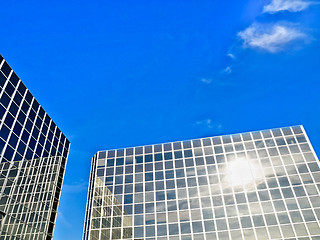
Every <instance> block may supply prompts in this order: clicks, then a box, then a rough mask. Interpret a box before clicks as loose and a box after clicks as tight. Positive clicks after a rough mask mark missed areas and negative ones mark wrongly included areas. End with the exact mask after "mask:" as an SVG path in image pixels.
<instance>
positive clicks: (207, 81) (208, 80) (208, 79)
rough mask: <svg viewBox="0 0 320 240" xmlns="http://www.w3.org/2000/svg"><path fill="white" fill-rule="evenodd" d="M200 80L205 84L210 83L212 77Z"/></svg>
mask: <svg viewBox="0 0 320 240" xmlns="http://www.w3.org/2000/svg"><path fill="white" fill-rule="evenodd" d="M201 82H203V83H206V84H210V83H212V79H210V78H202V79H201Z"/></svg>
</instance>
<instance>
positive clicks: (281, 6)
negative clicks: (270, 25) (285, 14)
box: [263, 0, 315, 14]
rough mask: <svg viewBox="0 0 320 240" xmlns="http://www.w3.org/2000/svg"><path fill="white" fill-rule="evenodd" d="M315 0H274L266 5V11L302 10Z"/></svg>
mask: <svg viewBox="0 0 320 240" xmlns="http://www.w3.org/2000/svg"><path fill="white" fill-rule="evenodd" d="M312 4H315V3H314V2H309V1H303V0H272V1H271V3H270V4H268V5H266V6H264V8H263V12H264V13H270V14H273V13H276V12H280V11H289V12H300V11H303V10H304V9H306V8H308V7H309V6H310V5H312Z"/></svg>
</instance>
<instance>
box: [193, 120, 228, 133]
mask: <svg viewBox="0 0 320 240" xmlns="http://www.w3.org/2000/svg"><path fill="white" fill-rule="evenodd" d="M196 125H197V126H202V127H206V128H215V129H217V130H218V131H221V129H222V125H221V124H220V123H213V121H212V119H210V118H207V119H204V120H200V121H197V122H196Z"/></svg>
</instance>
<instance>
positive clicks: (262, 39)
mask: <svg viewBox="0 0 320 240" xmlns="http://www.w3.org/2000/svg"><path fill="white" fill-rule="evenodd" d="M238 36H239V37H240V38H241V39H242V40H243V43H244V47H251V48H258V49H263V50H266V51H268V52H271V53H275V52H279V51H281V50H284V48H285V46H286V45H287V44H289V43H291V42H293V41H295V40H299V39H300V40H301V39H306V38H307V35H306V34H305V33H303V32H302V31H301V30H299V29H298V28H295V27H293V26H286V25H284V24H280V23H276V24H272V25H269V24H258V23H254V24H252V25H251V26H250V27H248V28H247V29H245V30H244V31H242V32H239V33H238Z"/></svg>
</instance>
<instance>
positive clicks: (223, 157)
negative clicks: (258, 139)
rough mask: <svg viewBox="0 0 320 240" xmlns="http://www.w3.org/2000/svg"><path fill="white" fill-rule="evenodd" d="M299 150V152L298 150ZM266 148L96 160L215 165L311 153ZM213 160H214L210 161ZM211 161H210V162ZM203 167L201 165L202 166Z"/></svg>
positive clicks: (292, 148) (293, 147)
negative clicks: (188, 161)
mask: <svg viewBox="0 0 320 240" xmlns="http://www.w3.org/2000/svg"><path fill="white" fill-rule="evenodd" d="M300 149H301V150H300ZM279 151H280V152H278V150H277V148H268V149H258V150H254V149H253V150H248V151H239V152H235V153H232V152H230V153H223V152H220V153H216V154H213V153H212V151H211V152H210V153H207V154H205V155H203V154H202V153H201V154H198V155H197V156H193V154H192V152H191V151H190V152H189V153H188V154H184V156H182V152H176V153H175V155H173V154H172V153H171V152H168V153H165V154H164V155H162V154H155V155H145V156H144V158H143V156H136V157H135V159H133V158H127V159H126V160H125V159H124V158H117V159H113V158H112V159H107V160H98V164H97V167H105V166H106V167H114V166H117V167H118V166H123V165H128V166H129V165H132V164H134V165H136V164H148V163H152V162H159V161H163V160H166V161H164V162H168V161H172V160H179V159H191V161H192V159H195V160H196V163H197V162H198V161H203V159H204V158H203V157H205V158H206V159H209V160H208V161H213V162H216V163H222V162H226V161H233V160H234V159H236V158H250V159H257V158H269V157H271V158H273V157H278V156H286V155H296V154H301V153H306V152H311V148H310V146H309V145H308V144H299V145H297V144H293V145H290V146H289V148H288V147H281V148H279ZM212 158H214V159H212ZM211 159H212V160H211ZM199 164H200V163H199ZM202 165H203V164H202Z"/></svg>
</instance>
